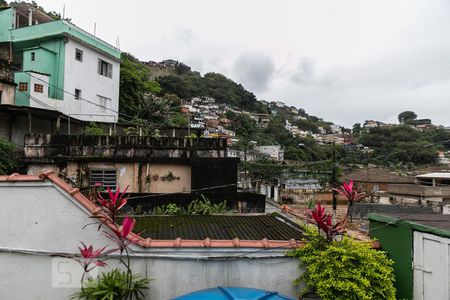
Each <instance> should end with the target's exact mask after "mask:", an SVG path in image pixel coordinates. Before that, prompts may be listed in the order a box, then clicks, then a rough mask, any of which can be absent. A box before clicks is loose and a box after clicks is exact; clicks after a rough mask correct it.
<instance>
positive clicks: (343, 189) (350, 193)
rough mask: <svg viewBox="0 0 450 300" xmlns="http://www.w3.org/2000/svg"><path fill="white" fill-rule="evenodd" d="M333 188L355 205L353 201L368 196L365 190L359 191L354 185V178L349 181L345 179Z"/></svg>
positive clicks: (350, 203)
mask: <svg viewBox="0 0 450 300" xmlns="http://www.w3.org/2000/svg"><path fill="white" fill-rule="evenodd" d="M333 190H335V191H336V192H338V193H339V194H340V195H342V196H344V197H345V198H347V200H348V201H349V205H350V206H351V205H353V201H359V200H361V199H362V198H364V197H365V196H366V195H365V194H364V193H363V192H359V191H358V189H357V188H356V186H354V185H353V180H352V179H351V180H350V181H349V182H348V183H347V182H345V181H344V182H342V185H340V186H338V187H337V188H333Z"/></svg>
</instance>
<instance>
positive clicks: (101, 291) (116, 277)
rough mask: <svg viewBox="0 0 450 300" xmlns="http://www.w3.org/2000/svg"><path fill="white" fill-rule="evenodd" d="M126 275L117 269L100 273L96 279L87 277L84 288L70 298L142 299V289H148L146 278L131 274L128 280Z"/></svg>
mask: <svg viewBox="0 0 450 300" xmlns="http://www.w3.org/2000/svg"><path fill="white" fill-rule="evenodd" d="M127 277H128V274H127V272H123V271H122V272H121V271H119V270H118V269H114V270H112V271H110V272H108V273H102V274H101V276H100V277H99V278H97V279H93V278H91V277H89V278H88V280H86V281H85V283H84V284H85V286H84V288H83V289H82V290H81V291H80V292H78V293H76V294H75V295H73V296H72V299H87V300H101V299H112V300H121V299H136V300H138V299H143V298H144V296H145V295H144V293H143V291H142V290H144V289H148V283H149V280H148V278H143V277H140V276H139V275H132V278H131V281H130V280H128V279H127Z"/></svg>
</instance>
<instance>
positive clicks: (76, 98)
mask: <svg viewBox="0 0 450 300" xmlns="http://www.w3.org/2000/svg"><path fill="white" fill-rule="evenodd" d="M80 98H81V90H79V89H75V100H80Z"/></svg>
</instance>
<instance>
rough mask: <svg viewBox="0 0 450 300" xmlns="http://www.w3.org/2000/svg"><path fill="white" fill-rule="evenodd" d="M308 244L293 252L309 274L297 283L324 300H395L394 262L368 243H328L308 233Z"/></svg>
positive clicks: (348, 241) (315, 233)
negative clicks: (302, 284)
mask: <svg viewBox="0 0 450 300" xmlns="http://www.w3.org/2000/svg"><path fill="white" fill-rule="evenodd" d="M307 237H308V238H307V239H308V243H307V244H306V245H305V246H304V247H303V248H298V249H296V250H294V251H292V252H290V255H291V256H294V257H296V258H298V259H299V260H300V263H301V265H302V266H303V267H305V269H306V271H305V272H304V273H303V274H302V275H301V276H300V277H299V278H297V279H296V280H295V283H296V284H300V283H302V282H303V283H304V284H305V285H306V286H305V288H304V289H303V290H302V291H301V294H304V293H306V292H315V293H316V294H317V295H318V296H319V297H321V298H322V299H324V300H328V299H330V300H335V299H345V300H353V299H354V300H371V299H389V300H390V299H392V300H394V299H395V288H394V273H393V272H394V271H393V268H392V265H393V261H392V260H390V259H388V258H387V256H386V254H385V253H384V252H382V251H377V250H374V249H371V248H370V245H369V244H368V243H362V242H356V241H354V240H352V239H350V238H348V237H344V238H343V240H342V241H340V242H338V241H332V242H328V241H327V240H326V238H325V237H323V236H321V235H317V232H316V231H315V230H311V229H307Z"/></svg>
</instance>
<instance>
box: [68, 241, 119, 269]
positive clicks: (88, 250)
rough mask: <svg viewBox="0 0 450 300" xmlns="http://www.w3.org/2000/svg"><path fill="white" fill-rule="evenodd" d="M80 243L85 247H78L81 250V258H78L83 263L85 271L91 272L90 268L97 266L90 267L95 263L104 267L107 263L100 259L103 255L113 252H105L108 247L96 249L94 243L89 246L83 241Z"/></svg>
mask: <svg viewBox="0 0 450 300" xmlns="http://www.w3.org/2000/svg"><path fill="white" fill-rule="evenodd" d="M80 243H81V244H82V245H83V248H81V247H78V249H79V250H80V254H81V259H76V260H77V261H78V262H79V263H80V264H81V266H82V267H83V269H84V271H85V272H89V271H90V270H92V269H93V268H95V266H93V267H92V268H90V266H91V264H95V265H96V266H99V267H103V266H105V265H106V263H105V262H103V261H101V260H99V259H98V258H99V257H101V256H103V255H106V254H108V253H111V252H110V251H107V252H103V251H104V250H105V248H106V247H103V248H100V249H97V250H94V247H92V245H90V246H89V247H87V246H86V245H85V244H84V243H83V242H80Z"/></svg>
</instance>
